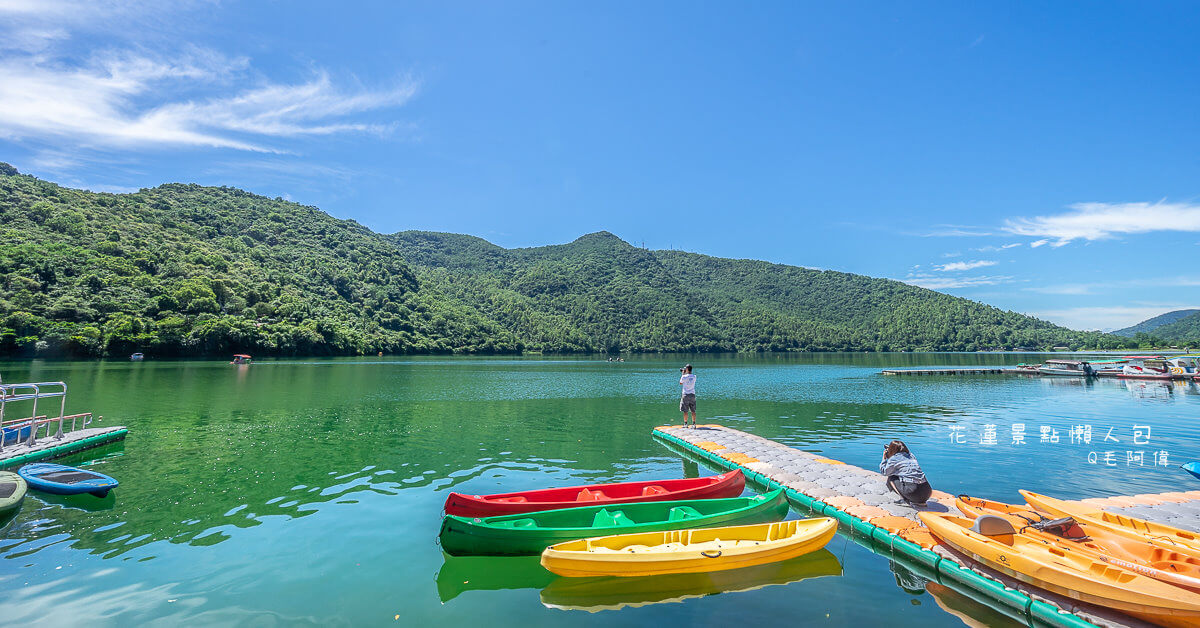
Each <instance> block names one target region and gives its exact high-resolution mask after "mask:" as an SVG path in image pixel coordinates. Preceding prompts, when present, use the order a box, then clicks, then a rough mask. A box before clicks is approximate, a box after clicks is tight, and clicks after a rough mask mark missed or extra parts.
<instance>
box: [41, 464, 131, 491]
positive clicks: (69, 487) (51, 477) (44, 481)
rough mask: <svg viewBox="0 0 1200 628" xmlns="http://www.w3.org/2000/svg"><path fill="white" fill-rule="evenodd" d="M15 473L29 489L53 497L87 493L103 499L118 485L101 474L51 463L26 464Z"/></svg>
mask: <svg viewBox="0 0 1200 628" xmlns="http://www.w3.org/2000/svg"><path fill="white" fill-rule="evenodd" d="M17 473H19V474H20V475H21V477H22V478H24V479H25V481H26V482H27V483H28V484H29V488H32V489H33V490H35V491H42V492H45V493H51V494H53V495H82V494H84V493H89V494H92V495H95V496H96V497H105V496H107V495H108V492H109V491H111V490H112V489H114V488H116V487H117V485H118V482H117V481H116V480H114V479H113V478H111V477H109V476H107V475H104V474H103V473H98V472H96V471H89V470H84V469H77V468H75V467H68V466H66V465H62V464H54V463H51V462H36V463H33V464H27V465H25V466H23V467H21V468H20V469H19V470H18V471H17Z"/></svg>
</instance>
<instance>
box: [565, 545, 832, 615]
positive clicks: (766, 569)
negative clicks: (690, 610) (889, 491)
mask: <svg viewBox="0 0 1200 628" xmlns="http://www.w3.org/2000/svg"><path fill="white" fill-rule="evenodd" d="M840 575H842V566H841V564H840V563H839V562H838V559H837V557H836V556H834V555H833V554H832V553H831V552H830V551H829V550H826V549H822V550H820V551H817V552H813V553H811V554H806V555H804V556H801V557H799V558H794V559H792V560H787V561H783V562H780V563H774V564H770V565H760V566H758V567H747V568H745V569H732V570H729V571H714V572H711V573H694V574H676V575H667V576H644V577H637V578H558V579H556V580H554V581H553V582H551V583H550V584H549V585H548V586H546V588H545V589H542V604H544V605H546V606H547V607H549V608H557V609H561V610H577V611H587V612H589V613H595V612H599V611H608V610H618V609H622V608H626V607H638V606H646V605H648V604H665V603H671V602H683V601H684V600H687V599H691V598H697V597H704V596H707V595H716V594H719V593H738V592H743V591H753V590H756V589H761V588H763V587H769V586H775V585H785V584H791V583H793V582H800V581H801V580H807V579H810V578H820V577H824V576H840Z"/></svg>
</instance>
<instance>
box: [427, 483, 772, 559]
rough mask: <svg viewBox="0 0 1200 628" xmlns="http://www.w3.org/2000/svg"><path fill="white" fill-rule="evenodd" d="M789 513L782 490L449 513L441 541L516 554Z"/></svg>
mask: <svg viewBox="0 0 1200 628" xmlns="http://www.w3.org/2000/svg"><path fill="white" fill-rule="evenodd" d="M787 513H788V502H787V498H786V497H784V495H783V489H777V490H774V491H772V492H770V493H766V494H763V495H756V496H754V497H730V498H726V499H693V500H684V501H673V502H643V503H633V504H616V505H604V506H583V507H580V508H561V509H558V510H543V511H539V512H529V513H521V514H516V515H504V516H501V517H474V518H470V517H459V516H456V515H446V517H445V519H443V520H442V530H441V533H440V534H439V535H438V540H439V541H440V542H441V544H442V549H443V550H445V552H446V553H447V554H450V555H451V556H469V555H491V556H506V555H508V556H515V555H522V554H540V553H542V550H544V549H546V548H547V547H549V546H551V545H554V544H555V543H561V542H563V541H572V540H575V539H583V538H588V537H593V536H607V535H611V534H622V533H628V534H632V533H637V532H661V531H664V530H685V529H688V528H706V527H713V526H727V525H743V524H751V523H769V522H772V521H779V520H781V519H783V518H784V517H786V516H787Z"/></svg>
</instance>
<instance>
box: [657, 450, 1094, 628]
mask: <svg viewBox="0 0 1200 628" xmlns="http://www.w3.org/2000/svg"><path fill="white" fill-rule="evenodd" d="M654 437H655V438H658V439H661V440H664V441H666V442H668V443H671V444H673V445H675V446H677V447H679V448H681V449H682V450H683V451H686V452H688V453H689V454H690V455H694V456H697V457H700V458H703V459H704V460H707V461H708V462H710V463H712V464H714V465H716V466H717V467H719V468H723V469H729V470H731V471H732V470H736V469H740V470H741V471H742V473H743V474H745V476H746V478H747V479H748V480H750V481H751V482H754V483H755V484H758V485H759V486H762V487H764V488H766V489H767V490H775V489H777V488H782V489H784V492H785V494H786V495H787V497H788V499H789V500H791V501H793V502H796V503H798V504H800V505H801V506H804V507H805V508H807V509H809V510H811V511H813V512H814V513H817V514H819V515H823V516H826V517H832V518H834V519H836V520H837V521H838V523H839V524H842V525H845V526H846V527H848V528H849V529H850V530H852V531H854V532H858V533H861V534H863V535H865V536H866V538H868V539H871V540H872V541H875V542H878V543H882V544H885V545H887V546H889V547H891V548H892V550H893V551H894V552H895V553H897V554H900V555H901V556H903V557H904V558H906V559H908V560H910V561H912V562H914V563H916V564H918V565H921V566H923V567H925V568H927V569H929V571H931V572H932V573H934V574H936V575H937V576H938V579H939V580H950V581H953V582H956V583H959V584H961V585H964V586H966V587H968V588H970V589H972V590H975V591H977V592H979V593H982V594H984V595H987V596H988V597H990V598H992V599H993V600H995V601H997V602H999V603H1001V604H1002V605H1004V606H1006V607H1008V608H1009V609H1011V610H1012V611H1015V612H1016V613H1017V614H1018V615H1019V616H1021V617H1024V618H1025V620H1026V621H1027V622H1029V625H1031V626H1032V625H1035V622H1036V623H1040V624H1049V625H1051V626H1064V627H1069V628H1095V624H1093V623H1091V622H1089V621H1087V620H1085V619H1083V618H1081V617H1079V616H1077V615H1075V614H1074V613H1069V612H1066V611H1063V610H1059V609H1058V607H1056V606H1054V605H1053V604H1049V603H1047V602H1042V601H1040V600H1035V599H1033V598H1031V597H1029V596H1027V595H1025V594H1024V593H1021V592H1020V591H1017V590H1016V589H1010V588H1008V587H1006V586H1004V585H1003V584H1001V583H999V582H996V581H995V580H991V579H988V578H985V577H983V576H981V575H979V574H977V573H975V572H974V571H971V570H970V569H967V568H965V567H962V566H961V565H959V564H958V563H955V562H954V561H952V560H947V559H945V558H944V557H942V556H941V555H939V554H937V553H936V552H932V551H929V550H927V549H925V548H923V547H921V546H920V545H917V544H916V543H913V542H912V541H909V540H906V539H904V538H901V537H900V536H899V535H897V534H895V533H893V532H891V531H889V530H885V529H883V528H881V527H879V526H876V525H874V524H872V523H869V522H867V521H863V520H862V519H859V518H858V517H855V516H853V515H851V514H849V513H846V512H844V511H842V510H839V509H838V508H836V507H834V506H830V505H829V504H826V503H825V502H823V501H821V500H819V499H814V498H812V497H809V496H808V495H805V494H804V493H801V492H799V491H797V490H795V489H792V488H789V487H787V486H785V485H783V484H782V483H780V482H776V481H775V480H772V479H771V478H769V477H767V476H765V475H763V474H761V473H758V472H756V471H753V470H751V469H747V468H745V467H743V466H741V465H739V464H737V463H734V462H730V461H729V460H726V459H724V458H722V457H720V456H718V455H716V454H713V453H712V452H708V451H704V450H702V449H697V448H695V447H694V446H693V445H692V444H691V443H689V442H687V441H685V440H683V439H681V438H678V437H675V436H671V435H670V434H666V433H663V432H661V431H659V430H654Z"/></svg>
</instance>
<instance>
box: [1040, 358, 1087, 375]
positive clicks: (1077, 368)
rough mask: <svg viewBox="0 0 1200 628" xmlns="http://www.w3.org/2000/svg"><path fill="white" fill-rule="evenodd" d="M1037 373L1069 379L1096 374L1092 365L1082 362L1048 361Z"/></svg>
mask: <svg viewBox="0 0 1200 628" xmlns="http://www.w3.org/2000/svg"><path fill="white" fill-rule="evenodd" d="M1037 371H1038V372H1039V373H1041V374H1042V375H1066V376H1068V377H1088V376H1091V375H1094V374H1095V373H1094V372H1093V371H1092V367H1091V365H1090V364H1088V363H1087V362H1084V361H1081V360H1046V361H1045V362H1044V363H1043V364H1042V365H1041V366H1039V367H1038V369H1037Z"/></svg>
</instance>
